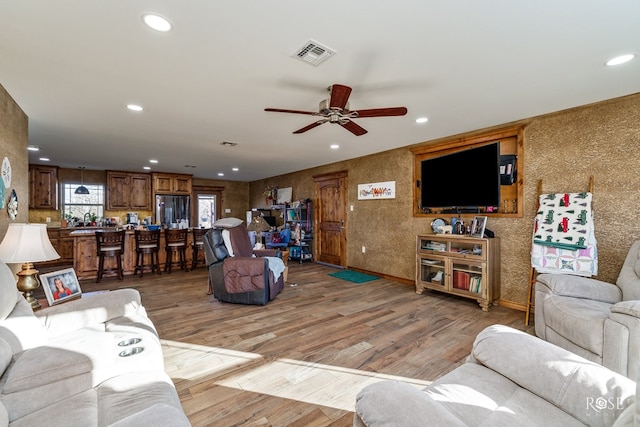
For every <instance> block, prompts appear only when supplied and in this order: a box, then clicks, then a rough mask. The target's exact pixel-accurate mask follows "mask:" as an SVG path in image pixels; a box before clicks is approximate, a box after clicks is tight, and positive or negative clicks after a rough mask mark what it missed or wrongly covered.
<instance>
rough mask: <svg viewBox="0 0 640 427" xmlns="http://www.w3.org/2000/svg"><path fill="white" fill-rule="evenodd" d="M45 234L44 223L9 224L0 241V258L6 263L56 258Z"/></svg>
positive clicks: (56, 253) (45, 226)
mask: <svg viewBox="0 0 640 427" xmlns="http://www.w3.org/2000/svg"><path fill="white" fill-rule="evenodd" d="M58 258H60V255H58V252H56V250H55V249H54V248H53V245H52V244H51V241H50V240H49V236H48V234H47V225H46V224H18V223H12V224H9V228H8V229H7V234H5V236H4V239H3V240H2V243H0V260H2V261H3V262H5V263H6V264H11V263H14V264H18V263H25V262H41V261H50V260H52V259H58Z"/></svg>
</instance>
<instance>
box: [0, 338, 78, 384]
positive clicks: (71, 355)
mask: <svg viewBox="0 0 640 427" xmlns="http://www.w3.org/2000/svg"><path fill="white" fill-rule="evenodd" d="M90 371H91V361H90V360H89V358H88V357H87V356H85V355H83V354H79V353H76V352H73V351H68V350H63V349H59V348H52V347H45V346H42V347H36V348H32V349H30V350H27V351H25V352H23V353H22V354H19V355H18V356H17V358H16V361H15V362H14V364H13V365H12V366H11V368H10V369H9V371H8V372H7V378H6V382H5V384H4V387H3V388H2V393H3V394H10V393H16V392H19V391H24V390H29V389H34V388H36V387H40V386H42V385H45V384H50V383H53V382H56V381H60V380H62V379H65V378H68V377H73V376H76V375H80V374H83V373H86V372H90Z"/></svg>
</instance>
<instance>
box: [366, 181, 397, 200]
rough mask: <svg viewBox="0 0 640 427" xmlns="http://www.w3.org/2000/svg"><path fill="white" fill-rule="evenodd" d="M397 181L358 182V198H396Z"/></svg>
mask: <svg viewBox="0 0 640 427" xmlns="http://www.w3.org/2000/svg"><path fill="white" fill-rule="evenodd" d="M395 198H396V182H395V181H386V182H374V183H371V184H358V200H375V199H395Z"/></svg>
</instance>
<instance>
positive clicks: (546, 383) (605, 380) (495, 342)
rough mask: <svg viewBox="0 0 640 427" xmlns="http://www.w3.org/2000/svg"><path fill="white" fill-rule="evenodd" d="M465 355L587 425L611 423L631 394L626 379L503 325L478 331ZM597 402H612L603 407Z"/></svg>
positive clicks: (628, 402) (625, 405) (633, 385)
mask: <svg viewBox="0 0 640 427" xmlns="http://www.w3.org/2000/svg"><path fill="white" fill-rule="evenodd" d="M522 349H526V351H522ZM471 359H472V360H474V361H477V362H478V363H481V364H483V365H485V366H487V367H488V368H490V369H492V370H494V371H496V372H497V373H500V375H503V376H505V377H506V378H509V379H510V380H512V381H513V382H515V383H516V384H518V385H519V386H520V387H523V388H525V389H527V390H529V391H530V392H531V393H533V394H535V395H536V396H539V397H541V398H542V399H545V400H546V401H547V402H550V403H553V405H555V406H557V407H558V408H560V409H561V410H562V411H563V412H566V413H567V414H570V415H571V416H573V417H575V418H576V419H578V420H579V421H581V422H582V423H585V424H587V425H589V426H609V425H611V424H612V423H613V422H614V421H615V420H616V419H617V418H618V416H619V415H620V414H621V413H622V412H623V411H624V410H625V408H626V407H627V406H629V405H631V404H632V403H633V401H634V398H635V388H636V384H635V383H634V382H633V381H631V380H630V379H628V378H626V377H624V376H622V375H619V374H616V373H615V372H613V371H611V370H609V369H607V368H605V367H603V366H600V365H597V364H595V363H592V362H589V361H587V360H586V359H583V358H581V357H579V356H577V355H575V354H573V353H571V352H569V351H567V350H564V349H562V348H560V347H557V346H555V345H553V344H551V343H548V342H546V341H543V340H541V339H539V338H537V337H534V336H531V335H528V334H526V333H524V332H521V331H517V330H515V329H512V328H508V327H506V326H500V325H495V326H490V327H488V328H486V329H485V330H483V331H482V332H481V333H480V334H478V336H477V337H476V340H475V342H474V345H473V351H472V356H471ZM523 366H526V367H527V369H522V367H523ZM598 402H606V403H607V404H608V403H609V402H613V404H614V405H613V407H611V408H607V410H606V411H604V410H602V408H599V404H598Z"/></svg>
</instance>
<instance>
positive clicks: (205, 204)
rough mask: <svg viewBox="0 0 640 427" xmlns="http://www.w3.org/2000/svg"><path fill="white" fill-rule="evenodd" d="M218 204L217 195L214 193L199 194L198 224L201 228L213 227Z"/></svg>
mask: <svg viewBox="0 0 640 427" xmlns="http://www.w3.org/2000/svg"><path fill="white" fill-rule="evenodd" d="M216 204H217V196H216V195H214V194H199V195H198V206H197V215H198V224H197V226H198V227H200V228H211V226H212V225H213V223H214V222H216V219H217V217H216Z"/></svg>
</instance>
